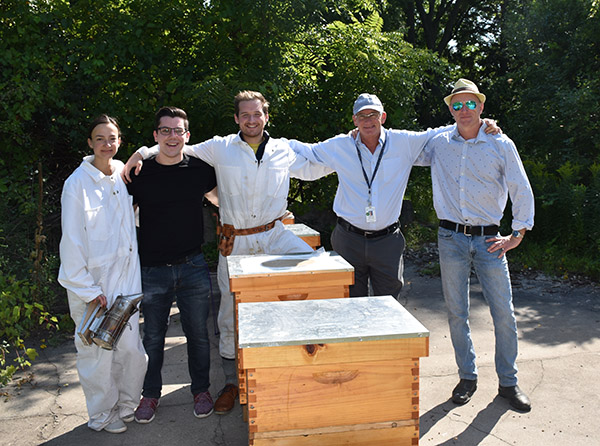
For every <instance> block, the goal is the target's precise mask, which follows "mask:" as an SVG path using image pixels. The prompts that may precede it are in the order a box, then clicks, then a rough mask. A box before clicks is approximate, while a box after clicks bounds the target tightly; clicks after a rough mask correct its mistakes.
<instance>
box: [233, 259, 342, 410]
mask: <svg viewBox="0 0 600 446" xmlns="http://www.w3.org/2000/svg"><path fill="white" fill-rule="evenodd" d="M227 268H228V272H229V284H230V288H231V292H232V293H233V294H234V297H235V308H236V311H235V313H236V323H237V306H238V305H239V304H240V303H242V302H273V301H293V300H307V299H308V300H310V299H333V298H342V297H348V296H349V295H350V285H352V284H353V283H354V268H353V267H352V265H350V264H349V263H348V262H346V260H344V258H343V257H342V256H340V255H339V254H337V253H335V252H325V251H323V250H320V251H315V252H311V253H305V254H284V255H266V254H257V255H250V256H229V257H227ZM238 381H239V382H238V383H239V390H240V403H241V404H246V374H245V373H244V372H243V369H242V368H241V366H240V364H239V362H238Z"/></svg>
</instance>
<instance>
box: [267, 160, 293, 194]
mask: <svg viewBox="0 0 600 446" xmlns="http://www.w3.org/2000/svg"><path fill="white" fill-rule="evenodd" d="M289 189H290V180H289V175H288V169H286V168H283V167H271V168H269V170H268V176H267V195H268V196H269V197H274V198H280V197H285V198H287V195H288V192H289Z"/></svg>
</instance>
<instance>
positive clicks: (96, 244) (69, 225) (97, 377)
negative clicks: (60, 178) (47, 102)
mask: <svg viewBox="0 0 600 446" xmlns="http://www.w3.org/2000/svg"><path fill="white" fill-rule="evenodd" d="M92 160H93V156H88V157H85V158H84V160H83V162H82V163H81V165H80V166H79V167H78V168H77V169H76V170H75V171H74V172H73V173H72V174H71V176H70V177H69V178H68V179H67V181H65V184H64V187H63V193H62V198H61V204H62V239H61V242H60V259H61V265H60V271H59V275H58V281H59V282H60V284H61V285H62V286H63V287H65V288H66V289H67V296H68V300H69V308H70V312H71V317H72V318H73V321H74V322H75V324H76V327H78V326H79V324H80V323H81V320H82V317H83V312H84V311H85V308H86V305H87V303H88V302H91V301H92V300H94V299H95V298H96V297H98V296H99V295H101V294H104V295H105V296H106V298H107V306H108V308H110V306H111V305H112V304H113V302H114V300H115V298H116V297H117V296H118V295H121V294H122V295H129V294H136V293H140V292H141V291H142V287H141V276H140V264H139V258H138V250H137V241H136V233H135V223H134V214H133V207H132V200H131V197H130V196H129V194H128V193H127V188H126V187H125V184H124V183H123V181H122V179H121V177H120V172H121V170H122V169H123V163H121V162H120V161H115V160H112V162H111V163H112V166H113V168H114V173H113V174H112V175H110V176H107V175H104V174H103V173H102V172H101V171H99V170H98V169H96V168H95V167H94V166H93V165H92V164H91V162H92ZM129 324H130V326H129V327H126V328H125V329H124V331H123V334H122V336H121V338H120V340H119V343H118V345H117V347H116V349H114V350H104V349H101V348H100V347H98V346H97V345H95V344H94V345H91V346H85V345H84V344H83V343H82V342H81V340H80V339H79V337H78V336H77V335H76V336H75V347H76V348H77V371H78V373H79V380H80V382H81V386H82V388H83V391H84V393H85V398H86V404H87V409H88V414H89V417H90V420H89V422H88V426H89V427H90V428H92V429H94V430H102V429H103V428H104V427H106V426H107V425H109V424H111V423H112V422H114V421H116V420H117V419H118V418H125V417H127V416H130V415H131V414H133V412H134V410H135V408H136V407H137V404H138V402H139V399H140V394H141V389H142V384H143V381H144V376H145V373H146V365H147V357H146V353H145V351H144V347H143V345H142V341H141V338H140V334H139V328H138V327H139V325H138V324H139V313H136V314H134V315H133V316H132V317H131V318H130V319H129Z"/></svg>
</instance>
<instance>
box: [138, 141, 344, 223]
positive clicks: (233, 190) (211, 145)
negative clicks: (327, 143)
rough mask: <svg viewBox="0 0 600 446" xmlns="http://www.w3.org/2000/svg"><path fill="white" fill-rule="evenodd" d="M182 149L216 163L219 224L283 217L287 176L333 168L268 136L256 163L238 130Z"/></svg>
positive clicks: (310, 176)
mask: <svg viewBox="0 0 600 446" xmlns="http://www.w3.org/2000/svg"><path fill="white" fill-rule="evenodd" d="M184 152H185V153H186V154H188V155H191V156H195V157H197V158H200V159H202V160H204V161H205V162H206V163H207V164H209V165H211V166H213V167H214V169H215V172H216V175H217V187H218V191H219V215H220V219H221V223H223V224H230V225H233V226H234V227H235V228H237V229H243V228H253V227H256V226H260V225H264V224H267V223H269V222H271V221H273V220H275V219H276V218H279V217H281V216H282V215H283V214H284V213H285V211H286V209H287V197H288V192H289V188H290V176H292V177H295V178H300V179H303V180H314V179H317V178H320V177H322V176H324V175H327V174H328V173H331V172H332V171H331V169H328V168H325V167H323V166H320V165H316V164H311V163H309V162H308V161H307V160H306V159H305V158H303V157H301V156H297V155H296V153H295V152H294V151H293V150H291V148H290V145H289V141H287V140H286V139H279V138H269V140H268V141H267V144H266V147H265V152H264V154H263V157H262V159H261V161H260V162H259V161H257V159H256V155H255V153H254V150H252V148H251V147H250V146H249V145H248V144H247V143H246V142H245V141H244V140H243V139H242V138H241V137H240V135H239V134H232V135H228V136H225V137H221V136H215V137H214V138H211V139H209V140H208V141H204V142H201V143H199V144H194V145H190V146H186V147H185V148H184ZM138 153H140V155H142V157H144V158H148V157H149V156H151V155H152V154H156V153H158V149H157V148H156V146H155V147H153V148H152V149H147V148H144V147H143V148H141V149H139V150H138Z"/></svg>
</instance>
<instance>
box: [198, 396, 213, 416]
mask: <svg viewBox="0 0 600 446" xmlns="http://www.w3.org/2000/svg"><path fill="white" fill-rule="evenodd" d="M211 413H213V400H212V397H211V396H210V393H208V391H206V392H202V393H198V394H196V395H194V416H195V417H196V418H206V417H207V416H209V415H210V414H211Z"/></svg>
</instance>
